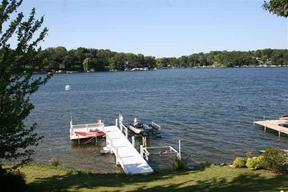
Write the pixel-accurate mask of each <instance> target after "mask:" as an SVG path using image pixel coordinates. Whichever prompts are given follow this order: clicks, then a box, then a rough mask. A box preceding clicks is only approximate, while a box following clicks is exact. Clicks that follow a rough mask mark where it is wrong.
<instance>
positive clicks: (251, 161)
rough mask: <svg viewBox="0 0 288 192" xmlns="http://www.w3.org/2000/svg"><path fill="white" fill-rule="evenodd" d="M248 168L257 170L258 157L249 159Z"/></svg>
mask: <svg viewBox="0 0 288 192" xmlns="http://www.w3.org/2000/svg"><path fill="white" fill-rule="evenodd" d="M246 167H247V168H248V169H252V170H255V169H256V167H257V158H256V157H252V158H248V159H247V162H246Z"/></svg>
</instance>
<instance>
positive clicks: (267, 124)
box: [254, 120, 288, 136]
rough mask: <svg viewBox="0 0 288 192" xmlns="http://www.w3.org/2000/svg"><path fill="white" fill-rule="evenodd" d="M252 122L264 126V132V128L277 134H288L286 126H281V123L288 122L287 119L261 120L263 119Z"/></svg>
mask: <svg viewBox="0 0 288 192" xmlns="http://www.w3.org/2000/svg"><path fill="white" fill-rule="evenodd" d="M254 124H257V125H260V126H262V127H264V131H265V132H266V129H267V128H269V129H272V130H275V131H277V132H278V135H279V136H280V135H281V133H284V134H287V135H288V128H287V127H284V126H282V125H283V124H288V121H287V120H263V121H254Z"/></svg>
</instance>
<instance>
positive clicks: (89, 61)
mask: <svg viewBox="0 0 288 192" xmlns="http://www.w3.org/2000/svg"><path fill="white" fill-rule="evenodd" d="M92 65H93V60H92V59H91V58H89V57H88V58H86V59H84V61H83V70H84V71H86V72H87V71H89V70H90V68H91V66H92Z"/></svg>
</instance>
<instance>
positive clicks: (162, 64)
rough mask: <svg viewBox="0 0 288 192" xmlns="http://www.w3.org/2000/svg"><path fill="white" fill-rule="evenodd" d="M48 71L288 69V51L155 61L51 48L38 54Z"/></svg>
mask: <svg viewBox="0 0 288 192" xmlns="http://www.w3.org/2000/svg"><path fill="white" fill-rule="evenodd" d="M38 59H39V62H41V66H44V71H57V70H63V71H90V70H92V71H111V70H117V71H124V70H131V69H133V68H148V69H153V68H166V67H168V68H169V67H177V68H178V67H181V68H188V67H243V66H260V65H280V66H286V65H288V50H287V49H263V50H256V51H212V52H209V53H195V54H192V55H189V56H182V57H178V58H176V57H163V58H155V57H152V56H144V55H142V54H133V53H118V52H114V51H110V50H104V49H87V48H77V49H72V50H67V49H66V48H65V47H56V48H47V49H45V50H42V51H40V52H39V54H38Z"/></svg>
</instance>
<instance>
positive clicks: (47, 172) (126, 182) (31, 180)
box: [21, 165, 288, 192]
mask: <svg viewBox="0 0 288 192" xmlns="http://www.w3.org/2000/svg"><path fill="white" fill-rule="evenodd" d="M21 171H22V172H23V173H24V174H25V175H26V181H27V183H28V185H29V191H30V192H32V191H49V192H53V191H60V192H63V191H85V192H90V191H139V192H140V191H153V192H154V191H175V192H180V191H204V192H205V191H219V192H220V191H221V192H225V191H281V190H283V191H288V176H284V175H275V174H273V173H271V172H268V171H263V170H262V171H251V170H248V169H234V168H228V167H218V166H207V167H203V168H202V169H199V170H195V171H181V172H173V173H172V172H171V173H165V174H164V173H155V174H151V175H145V176H144V175H137V176H126V175H124V174H95V173H84V172H79V171H75V170H71V169H66V168H61V167H55V166H49V165H28V166H25V167H23V168H22V169H21Z"/></svg>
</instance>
